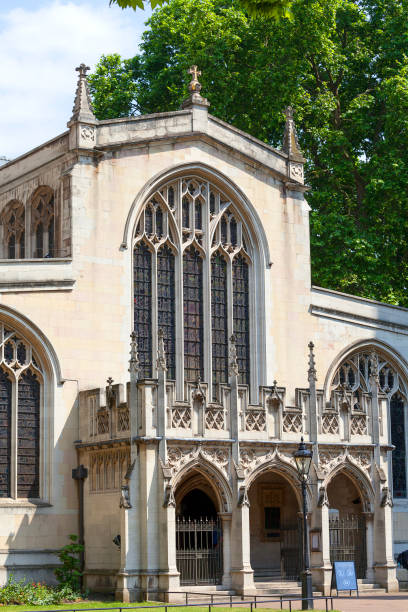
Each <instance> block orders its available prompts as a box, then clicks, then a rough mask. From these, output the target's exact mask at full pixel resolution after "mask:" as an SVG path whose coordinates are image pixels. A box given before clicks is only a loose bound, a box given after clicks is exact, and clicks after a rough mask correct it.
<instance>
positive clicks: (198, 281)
mask: <svg viewBox="0 0 408 612" xmlns="http://www.w3.org/2000/svg"><path fill="white" fill-rule="evenodd" d="M135 228H136V229H135V234H134V242H133V248H134V300H135V304H134V308H135V312H134V329H135V332H136V336H137V341H138V351H139V360H140V366H141V371H140V375H141V376H147V377H150V376H152V377H154V378H155V377H156V376H157V367H158V366H157V354H156V348H157V345H158V341H157V338H158V334H159V330H160V329H162V330H163V334H164V344H165V351H166V362H167V377H168V378H169V379H171V380H176V381H177V383H178V384H177V385H176V394H177V397H178V399H180V400H181V399H185V396H184V395H183V393H184V391H183V390H186V389H188V387H186V386H185V385H184V383H185V382H189V383H192V384H195V383H196V381H197V379H198V378H201V380H202V381H203V383H205V384H206V385H207V386H208V394H209V395H208V397H209V398H211V399H212V400H213V401H218V400H219V399H220V397H219V396H218V397H217V389H219V385H220V383H228V378H229V374H228V352H229V344H228V342H229V340H228V336H229V335H230V334H232V333H234V335H235V337H236V343H237V354H238V366H239V382H240V383H241V384H249V381H250V349H249V342H250V338H251V334H252V331H251V329H252V327H251V325H252V326H255V324H256V322H255V321H251V320H250V316H249V312H250V308H249V303H250V296H249V280H250V276H251V275H252V266H253V256H254V252H253V243H252V239H251V235H250V233H249V231H248V229H247V227H246V225H245V223H244V221H243V219H242V217H241V215H240V213H239V211H238V209H237V208H236V206H235V204H234V203H233V202H232V201H231V200H230V199H229V197H228V196H227V195H226V194H225V193H223V192H222V191H221V189H219V188H218V187H216V186H215V185H212V184H210V183H209V182H208V181H206V180H204V179H202V178H199V177H197V176H186V177H179V178H176V179H173V180H172V181H169V182H168V183H166V184H164V185H161V186H160V188H159V189H157V190H156V191H155V192H154V193H153V194H151V196H150V197H149V199H148V200H147V202H146V204H145V206H144V208H143V209H142V210H141V211H140V214H139V218H138V219H137V220H136V224H135ZM254 286H255V287H256V279H254ZM251 367H253V368H254V370H255V371H256V364H253V365H251ZM187 393H189V391H187Z"/></svg>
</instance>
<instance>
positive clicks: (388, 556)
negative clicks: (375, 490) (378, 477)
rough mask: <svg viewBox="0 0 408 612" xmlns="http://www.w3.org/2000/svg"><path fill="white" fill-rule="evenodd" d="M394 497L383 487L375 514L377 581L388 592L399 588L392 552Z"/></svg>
mask: <svg viewBox="0 0 408 612" xmlns="http://www.w3.org/2000/svg"><path fill="white" fill-rule="evenodd" d="M392 505H393V502H392V497H391V492H390V490H389V488H388V487H382V490H381V502H380V508H379V509H378V510H377V511H376V513H375V515H374V526H375V529H374V537H375V550H376V559H375V564H374V574H375V581H376V582H377V583H378V584H379V585H381V586H382V587H384V588H385V589H387V592H394V591H398V590H399V585H398V580H397V571H396V570H397V566H396V564H395V561H394V559H393V552H392Z"/></svg>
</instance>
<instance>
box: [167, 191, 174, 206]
mask: <svg viewBox="0 0 408 612" xmlns="http://www.w3.org/2000/svg"><path fill="white" fill-rule="evenodd" d="M168 201H169V206H170V208H174V189H173V187H169V198H168Z"/></svg>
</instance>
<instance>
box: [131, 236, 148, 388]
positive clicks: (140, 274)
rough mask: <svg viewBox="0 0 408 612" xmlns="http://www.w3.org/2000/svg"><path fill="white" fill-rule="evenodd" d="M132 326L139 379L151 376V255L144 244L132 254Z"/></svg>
mask: <svg viewBox="0 0 408 612" xmlns="http://www.w3.org/2000/svg"><path fill="white" fill-rule="evenodd" d="M133 275H134V284H133V300H134V305H133V306H134V318H133V325H134V330H135V333H136V337H137V342H138V350H139V361H140V375H141V378H150V377H151V376H152V321H151V316H152V314H151V313H152V254H151V251H150V250H149V248H148V246H147V245H146V244H145V243H144V242H139V243H138V244H137V245H136V246H135V248H134V252H133Z"/></svg>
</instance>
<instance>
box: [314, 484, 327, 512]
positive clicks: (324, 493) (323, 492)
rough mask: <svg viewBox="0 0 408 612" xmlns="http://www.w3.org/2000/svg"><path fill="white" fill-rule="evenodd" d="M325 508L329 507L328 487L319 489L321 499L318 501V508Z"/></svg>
mask: <svg viewBox="0 0 408 612" xmlns="http://www.w3.org/2000/svg"><path fill="white" fill-rule="evenodd" d="M323 506H329V498H328V497H327V489H326V487H323V486H321V487H320V489H319V498H318V500H317V507H318V508H322V507H323Z"/></svg>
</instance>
